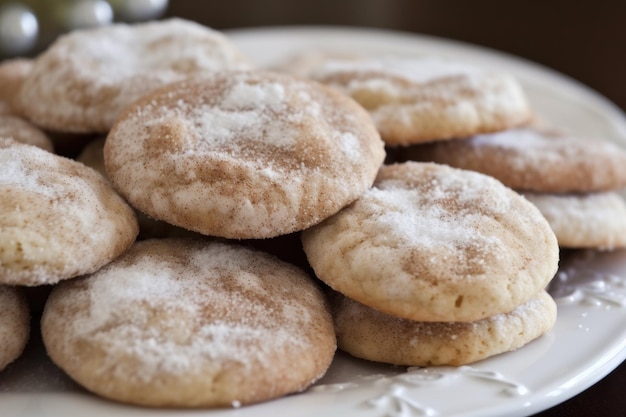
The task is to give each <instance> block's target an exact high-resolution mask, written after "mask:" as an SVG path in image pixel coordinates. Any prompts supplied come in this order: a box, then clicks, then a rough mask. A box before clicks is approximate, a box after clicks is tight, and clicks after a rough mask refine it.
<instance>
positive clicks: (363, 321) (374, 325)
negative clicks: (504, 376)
mask: <svg viewBox="0 0 626 417" xmlns="http://www.w3.org/2000/svg"><path fill="white" fill-rule="evenodd" d="M333 315H334V318H335V328H336V331H337V344H338V347H339V348H340V349H342V350H344V351H346V352H348V353H350V354H351V355H353V356H356V357H359V358H362V359H368V360H371V361H377V362H385V363H391V364H394V365H409V366H442V365H449V366H459V365H466V364H469V363H472V362H477V361H479V360H482V359H486V358H488V357H490V356H494V355H497V354H500V353H504V352H509V351H512V350H515V349H518V348H520V347H522V346H523V345H525V344H527V343H529V342H530V341H532V340H534V339H536V338H538V337H540V336H542V335H543V334H545V333H546V332H548V331H549V330H550V329H552V327H553V326H554V324H555V323H556V315H557V307H556V304H555V302H554V300H553V299H552V297H550V295H549V294H548V293H547V292H545V291H541V292H540V293H539V294H538V295H537V296H535V297H533V298H531V299H530V300H529V301H527V302H526V303H524V304H523V305H521V306H519V307H517V308H516V309H514V310H513V311H511V312H509V313H504V314H498V315H496V316H493V317H488V318H486V319H482V320H479V321H476V322H472V323H459V322H423V321H422V322H420V321H412V320H407V319H401V318H397V317H393V316H389V315H387V314H384V313H381V312H379V311H376V310H374V309H372V308H369V307H366V306H364V305H363V304H360V303H357V302H355V301H353V300H350V299H349V298H347V297H344V296H342V295H340V294H337V295H336V297H333Z"/></svg>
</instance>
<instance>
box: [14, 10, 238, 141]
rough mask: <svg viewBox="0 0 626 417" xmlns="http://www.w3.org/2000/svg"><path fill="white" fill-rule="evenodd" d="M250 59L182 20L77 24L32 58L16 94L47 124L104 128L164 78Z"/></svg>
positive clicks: (85, 130) (66, 128)
mask: <svg viewBox="0 0 626 417" xmlns="http://www.w3.org/2000/svg"><path fill="white" fill-rule="evenodd" d="M249 67H250V64H249V63H248V62H247V60H246V59H245V58H244V57H243V56H242V55H241V54H240V53H239V51H238V50H237V49H236V48H235V47H234V45H233V44H231V42H230V41H229V40H228V39H227V38H226V37H225V36H223V35H222V34H221V33H219V32H217V31H214V30H211V29H209V28H206V27H204V26H201V25H199V24H196V23H193V22H190V21H185V20H181V19H169V20H163V21H157V22H150V23H141V24H135V25H126V24H122V23H119V24H114V25H108V26H105V27H100V28H95V29H84V30H76V31H73V32H71V33H69V34H67V35H64V36H61V37H59V38H58V39H57V40H56V41H55V42H54V43H53V44H52V45H51V46H50V47H49V48H48V50H46V51H45V52H43V53H42V54H41V55H40V56H38V57H37V59H36V60H35V62H34V65H33V68H32V70H31V72H30V73H29V75H28V77H27V78H26V80H25V81H24V84H23V86H22V89H21V91H20V95H19V102H20V107H21V108H22V110H23V111H24V114H25V115H26V117H27V118H29V119H30V120H32V121H33V122H34V123H36V124H37V125H39V126H42V127H45V128H47V129H51V130H57V131H62V132H75V133H90V132H94V133H100V132H102V133H104V132H107V131H108V130H109V129H110V128H111V126H112V125H113V122H114V120H115V119H116V117H117V116H118V114H119V113H120V112H121V110H122V109H123V108H124V107H126V106H127V105H128V104H130V103H132V102H133V101H134V100H135V99H137V98H139V97H140V96H142V95H144V94H146V93H147V92H149V91H151V90H154V89H155V88H157V87H160V86H163V85H165V84H168V83H171V82H175V81H179V80H181V79H184V78H186V77H188V76H191V75H194V74H204V73H206V72H209V71H215V70H221V69H228V68H238V69H242V68H249Z"/></svg>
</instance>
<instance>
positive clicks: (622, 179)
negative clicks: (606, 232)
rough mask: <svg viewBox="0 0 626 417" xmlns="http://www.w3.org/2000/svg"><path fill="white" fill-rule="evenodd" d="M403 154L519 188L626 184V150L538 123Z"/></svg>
mask: <svg viewBox="0 0 626 417" xmlns="http://www.w3.org/2000/svg"><path fill="white" fill-rule="evenodd" d="M401 158H402V159H404V160H407V159H408V160H417V161H432V162H438V163H442V164H447V165H450V166H454V167H457V168H463V169H470V170H473V171H478V172H482V173H484V174H487V175H491V176H493V177H495V178H497V179H499V180H500V181H502V182H503V183H504V184H505V185H507V186H509V187H511V188H514V189H516V190H525V191H535V192H542V193H570V192H578V193H589V192H597V191H608V190H615V189H617V188H622V187H626V170H625V169H624V166H626V151H625V150H624V149H622V148H621V147H619V146H618V145H616V144H614V143H612V142H608V141H603V140H594V139H588V138H587V139H586V138H579V137H575V136H573V135H571V134H566V133H564V132H560V131H557V130H555V129H550V128H541V127H537V126H526V127H520V128H517V129H510V130H506V131H503V132H498V133H492V134H488V135H477V136H473V137H471V138H467V139H462V140H451V141H445V142H437V143H431V144H427V145H419V146H414V147H408V148H406V149H405V150H403V153H402V155H401Z"/></svg>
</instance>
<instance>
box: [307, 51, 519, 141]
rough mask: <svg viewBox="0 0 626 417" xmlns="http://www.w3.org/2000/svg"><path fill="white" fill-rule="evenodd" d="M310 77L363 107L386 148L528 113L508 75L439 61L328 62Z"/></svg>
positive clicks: (494, 125)
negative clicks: (349, 97) (345, 95)
mask: <svg viewBox="0 0 626 417" xmlns="http://www.w3.org/2000/svg"><path fill="white" fill-rule="evenodd" d="M310 77H311V78H313V79H315V80H318V81H321V82H323V83H325V84H328V85H331V86H333V87H335V88H338V89H339V90H340V91H342V92H344V93H346V94H348V95H349V96H351V97H352V98H354V99H355V100H356V101H358V102H359V103H360V104H361V105H362V106H363V107H365V108H366V109H367V110H369V112H370V114H371V115H372V117H373V118H374V121H375V122H376V125H377V126H378V129H379V131H380V133H381V136H382V137H383V140H384V141H385V143H386V144H387V145H390V146H396V145H409V144H414V143H422V142H426V141H432V140H438V139H448V138H456V137H465V136H469V135H473V134H477V133H484V132H493V131H497V130H502V129H506V128H510V127H512V126H516V125H519V124H520V123H523V122H525V121H526V120H528V119H529V118H530V116H531V113H530V109H529V105H528V102H527V99H526V96H525V94H524V92H523V91H522V88H521V86H520V85H519V83H518V82H517V81H516V80H515V79H514V78H513V77H511V76H509V75H508V74H503V73H498V72H493V71H488V70H483V69H480V68H477V67H474V66H471V65H468V64H465V63H458V62H454V61H448V60H443V59H437V58H387V59H367V60H363V61H328V62H325V63H324V64H323V65H321V66H320V67H318V68H316V69H315V70H313V71H312V73H311V74H310Z"/></svg>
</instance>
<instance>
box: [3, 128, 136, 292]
mask: <svg viewBox="0 0 626 417" xmlns="http://www.w3.org/2000/svg"><path fill="white" fill-rule="evenodd" d="M0 195H2V198H0V213H2V215H1V216H0V283H2V284H12V285H29V286H33V285H40V284H52V283H55V282H57V281H60V280H62V279H67V278H72V277H75V276H77V275H82V274H86V273H90V272H94V271H96V270H98V269H99V268H100V267H102V266H103V265H104V264H106V263H108V262H110V261H111V260H112V259H114V258H115V257H117V256H118V255H119V254H120V253H121V252H123V251H124V250H125V249H126V248H127V247H128V246H130V245H131V244H132V242H133V241H134V240H135V236H136V235H137V220H136V219H135V215H134V212H133V210H132V208H130V206H128V204H126V202H125V201H124V200H123V199H122V198H121V197H120V196H119V195H118V194H117V193H116V192H115V190H114V189H113V188H112V187H111V185H110V184H109V183H108V182H107V181H106V180H105V179H104V178H103V177H102V176H101V175H100V174H98V173H97V172H96V171H94V170H92V169H91V168H88V167H86V166H85V165H83V164H81V163H79V162H76V161H73V160H70V159H67V158H63V157H61V156H58V155H54V154H52V153H50V152H47V151H44V150H41V149H39V148H37V147H35V146H31V145H25V144H21V143H18V142H16V141H14V140H12V139H0Z"/></svg>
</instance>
